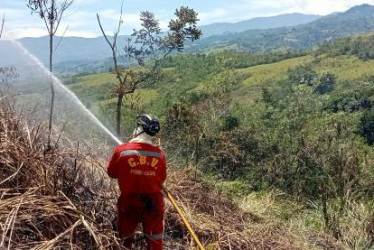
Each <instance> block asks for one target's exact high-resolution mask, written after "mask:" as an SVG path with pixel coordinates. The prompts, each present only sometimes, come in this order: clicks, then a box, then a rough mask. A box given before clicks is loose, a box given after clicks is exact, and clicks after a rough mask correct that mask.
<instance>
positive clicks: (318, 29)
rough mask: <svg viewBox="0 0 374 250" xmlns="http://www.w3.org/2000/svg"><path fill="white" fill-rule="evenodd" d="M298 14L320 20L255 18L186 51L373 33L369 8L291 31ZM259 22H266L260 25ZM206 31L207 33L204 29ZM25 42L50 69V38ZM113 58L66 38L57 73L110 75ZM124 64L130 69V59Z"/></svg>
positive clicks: (290, 45)
mask: <svg viewBox="0 0 374 250" xmlns="http://www.w3.org/2000/svg"><path fill="white" fill-rule="evenodd" d="M297 16H299V19H300V20H299V21H300V22H303V21H305V22H306V21H307V19H308V18H311V19H313V18H317V17H316V16H315V17H313V16H306V15H301V14H289V15H281V16H277V17H273V18H256V19H252V20H249V21H243V22H240V23H237V24H230V25H234V26H235V25H238V26H237V27H242V28H243V29H244V27H247V28H248V27H253V26H254V25H257V26H256V27H257V29H249V30H246V31H243V32H234V28H230V31H231V32H232V33H229V34H224V35H212V36H209V37H207V38H202V39H201V40H198V41H195V42H194V43H187V44H186V50H185V51H186V52H187V53H191V52H192V53H195V52H203V53H204V52H209V51H215V50H225V49H234V50H238V51H250V52H263V51H273V50H288V49H309V48H312V47H314V46H316V45H318V44H320V43H323V42H325V41H335V40H337V39H339V38H342V37H348V36H352V35H356V34H362V33H370V32H374V6H371V5H368V4H364V5H359V6H355V7H353V8H351V9H349V10H347V11H346V12H343V13H334V14H331V15H328V16H324V17H321V18H318V19H316V20H314V21H312V22H309V23H305V24H299V25H296V26H291V27H288V26H287V23H288V24H290V23H291V22H293V21H295V19H297ZM260 20H262V21H263V22H260ZM282 20H283V21H282ZM260 23H261V24H260ZM275 23H278V24H277V25H279V26H280V25H282V26H284V27H278V28H270V29H262V28H265V27H270V26H271V25H276V24H275ZM251 25H253V26H251ZM218 26H219V25H218ZM218 26H217V27H218ZM221 26H222V27H223V28H222V30H224V29H226V28H225V27H224V25H223V24H222V25H221ZM207 27H208V31H209V27H210V28H212V30H213V27H215V25H209V26H205V32H206V30H207ZM202 28H203V30H204V27H202ZM238 29H239V28H238ZM217 32H218V31H217ZM220 32H221V31H220ZM208 34H209V33H208ZM59 40H60V38H59V37H56V39H55V44H56V45H57V44H58V43H59ZM125 40H126V39H125V37H124V36H122V37H119V38H118V42H119V44H118V48H119V51H121V48H123V46H124V44H125ZM20 42H21V43H22V44H23V45H24V46H25V47H26V48H27V49H28V50H29V51H30V52H31V53H32V54H34V55H35V56H37V57H38V58H39V59H41V61H42V62H43V63H45V64H46V65H47V62H48V38H47V37H40V38H23V39H20ZM9 46H10V45H9V42H6V41H1V40H0V55H1V56H0V66H1V65H4V63H8V64H11V62H12V61H14V60H16V59H17V58H14V57H15V55H16V54H17V53H14V50H15V48H14V47H12V48H9ZM110 56H111V51H110V48H109V46H108V44H107V43H106V41H105V40H104V38H103V37H97V38H79V37H66V38H63V40H62V42H61V43H60V45H59V47H58V49H57V51H56V53H55V57H54V65H55V68H54V69H55V71H56V72H70V73H81V72H93V71H107V70H108V69H109V67H111V66H112V62H111V60H110ZM12 57H13V58H12ZM19 60H22V58H18V61H19ZM16 61H17V60H16ZM123 63H125V65H128V63H127V62H126V61H124V62H123Z"/></svg>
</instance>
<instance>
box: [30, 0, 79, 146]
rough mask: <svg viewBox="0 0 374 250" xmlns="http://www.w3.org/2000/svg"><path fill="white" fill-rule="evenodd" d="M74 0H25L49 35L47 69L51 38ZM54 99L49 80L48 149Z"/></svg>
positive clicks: (52, 50) (52, 49) (51, 45)
mask: <svg viewBox="0 0 374 250" xmlns="http://www.w3.org/2000/svg"><path fill="white" fill-rule="evenodd" d="M73 1H74V0H27V7H28V8H29V9H30V10H31V13H37V14H38V15H39V16H40V18H41V19H42V20H43V21H44V23H45V27H46V28H47V31H48V36H49V71H50V72H52V71H53V65H52V63H53V52H54V48H53V38H54V36H55V35H56V32H57V30H58V28H59V26H60V23H61V20H62V16H63V14H64V13H65V11H66V10H67V9H68V8H69V7H70V6H71V4H72V3H73ZM54 100H55V90H54V87H53V82H52V80H51V107H50V113H49V135H48V149H50V148H51V130H52V119H53V107H54Z"/></svg>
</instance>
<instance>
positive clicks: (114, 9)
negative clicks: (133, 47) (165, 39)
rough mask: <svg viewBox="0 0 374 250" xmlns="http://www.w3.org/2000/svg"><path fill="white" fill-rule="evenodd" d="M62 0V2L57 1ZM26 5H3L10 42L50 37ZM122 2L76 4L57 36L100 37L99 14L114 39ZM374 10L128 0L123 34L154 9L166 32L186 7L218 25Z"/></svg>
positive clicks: (329, 0)
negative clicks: (140, 15)
mask: <svg viewBox="0 0 374 250" xmlns="http://www.w3.org/2000/svg"><path fill="white" fill-rule="evenodd" d="M57 1H61V0H57ZM26 2H27V1H26V0H0V15H1V16H2V15H5V19H6V21H5V27H4V34H3V35H4V37H5V38H12V39H16V38H21V37H39V36H44V35H47V32H46V29H45V25H44V22H43V21H42V20H41V19H40V17H39V16H38V15H37V14H31V11H30V10H29V9H28V8H27V6H26ZM121 2H122V0H74V2H73V4H72V5H71V6H70V8H69V9H68V10H67V11H66V13H65V15H64V17H63V21H62V23H61V25H60V28H59V31H58V33H57V35H62V34H65V36H80V37H97V36H100V35H101V33H100V29H99V26H98V24H97V21H96V13H98V14H99V15H100V17H101V19H102V23H103V26H104V30H105V31H106V32H107V34H108V35H111V34H113V31H115V30H116V28H117V25H118V19H119V15H120V7H121ZM364 3H367V4H371V5H374V0H366V1H365V0H234V1H233V0H124V8H123V12H124V15H123V20H124V23H123V25H122V29H121V34H130V33H131V31H132V30H133V29H134V28H135V29H137V28H139V26H140V21H139V14H140V12H141V11H144V10H149V11H151V12H153V13H154V14H155V16H156V18H157V19H159V20H160V26H161V28H162V29H163V30H166V29H167V26H168V20H170V19H171V18H173V15H174V12H175V10H176V9H177V8H179V7H181V6H188V7H190V8H192V9H194V10H195V11H197V12H198V17H199V19H200V21H199V23H198V24H199V25H207V24H211V23H216V22H238V21H243V20H247V19H251V18H255V17H266V16H275V15H279V14H285V13H296V12H297V13H304V14H317V15H327V14H330V13H332V12H342V11H345V10H347V9H349V8H350V7H353V6H355V5H359V4H364Z"/></svg>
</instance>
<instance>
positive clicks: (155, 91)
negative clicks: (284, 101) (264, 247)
mask: <svg viewBox="0 0 374 250" xmlns="http://www.w3.org/2000/svg"><path fill="white" fill-rule="evenodd" d="M302 64H312V65H313V66H312V67H313V69H314V70H316V71H317V72H318V73H322V72H332V73H334V74H335V75H336V76H337V78H338V80H339V82H338V84H337V86H336V90H337V91H340V90H344V88H347V87H351V86H353V85H355V84H357V83H353V82H352V81H353V80H356V79H361V78H363V77H368V76H371V75H374V73H373V72H372V69H373V66H374V60H368V61H361V60H359V59H358V58H357V57H355V56H338V57H326V56H324V55H322V56H320V57H317V58H315V57H313V56H311V55H308V56H304V57H299V58H293V59H288V60H284V61H281V62H277V63H272V64H267V65H259V66H254V67H249V68H245V69H238V70H235V71H236V72H237V73H239V74H242V75H246V76H247V77H246V78H245V80H244V81H243V82H242V84H241V86H240V88H239V89H237V90H235V91H234V92H232V93H231V95H232V96H233V97H234V100H235V101H236V102H237V103H239V104H241V106H242V108H245V106H247V105H251V104H252V103H253V102H254V101H256V100H259V99H261V93H262V87H263V86H270V87H274V86H277V84H281V82H282V81H284V80H286V79H287V76H288V70H289V69H290V68H294V67H296V66H297V65H302ZM168 71H169V72H172V71H173V69H171V68H168ZM113 80H115V79H114V78H113V75H111V74H108V73H102V74H92V75H87V76H81V77H78V78H77V81H78V82H79V83H77V84H73V85H71V89H72V90H73V91H75V92H76V93H77V94H78V95H79V96H80V97H81V98H83V99H84V100H85V99H86V98H87V100H89V101H90V102H93V104H94V106H93V107H96V106H97V105H99V104H108V103H110V102H115V99H111V98H109V97H108V96H105V95H104V93H105V92H106V91H107V89H108V88H109V87H112V86H114V85H113V84H109V82H111V81H113ZM204 84H205V82H204V81H201V82H198V83H194V84H188V85H186V86H184V85H182V86H181V85H178V84H172V85H171V86H169V85H167V84H165V83H164V84H160V86H155V87H153V88H152V89H140V90H138V91H137V92H136V93H138V94H135V95H139V100H138V101H139V103H142V105H144V106H145V107H147V105H148V104H149V103H152V104H153V105H157V104H159V103H160V102H162V101H163V100H162V96H164V95H165V94H166V93H165V90H166V89H167V90H170V88H171V87H172V88H179V89H186V90H188V91H192V90H201V89H202V88H203V87H204ZM356 87H357V86H356ZM135 95H134V96H135ZM158 97H160V98H158ZM100 98H102V99H100ZM158 106H159V105H158ZM243 106H244V107H243ZM337 116H341V114H339V113H338V114H328V115H327V116H326V117H325V119H326V120H329V119H331V118H332V117H337ZM351 116H357V113H356V114H347V116H346V117H345V119H349V118H348V117H351ZM355 120H357V119H355ZM315 122H316V121H315ZM315 122H313V121H312V122H311V123H310V126H316V124H315ZM318 122H320V121H318ZM322 122H323V121H322ZM222 185H223V186H222V187H223V189H224V190H225V192H229V193H230V192H232V193H237V192H238V190H239V191H240V190H241V189H243V187H241V186H240V183H239V184H238V183H236V182H225V183H223V184H222ZM244 189H245V188H244ZM243 193H245V192H243ZM235 198H236V199H238V202H239V203H240V204H241V207H242V208H243V209H245V210H246V211H249V212H251V213H254V214H256V215H259V216H260V217H261V218H262V219H264V220H265V221H266V226H269V227H271V226H274V227H278V226H279V225H283V226H282V227H284V228H286V230H289V231H290V232H293V233H292V234H293V235H294V238H295V239H296V240H297V241H299V245H302V246H304V247H305V249H321V247H322V245H323V244H322V243H321V244H322V245H321V244H320V243H318V241H320V240H321V238H320V237H321V235H320V234H319V233H316V232H322V230H323V224H322V223H321V222H322V218H321V212H320V210H319V209H320V208H317V207H315V209H314V210H313V209H312V210H310V209H304V208H303V207H302V206H301V205H299V204H297V203H295V202H292V201H287V198H285V197H283V195H282V194H281V193H273V192H271V193H266V192H265V193H253V194H250V195H245V196H239V197H237V196H236V195H235ZM313 206H314V205H313V204H312V207H313ZM352 206H357V208H355V209H357V211H361V210H362V211H361V212H362V213H368V211H366V210H365V208H364V207H362V206H359V205H358V204H352ZM261 225H262V226H263V224H261ZM261 225H254V226H259V227H260V226H261ZM352 233H356V232H352ZM322 238H323V237H322ZM324 240H326V239H324ZM325 247H326V245H325Z"/></svg>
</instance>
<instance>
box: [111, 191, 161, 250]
mask: <svg viewBox="0 0 374 250" xmlns="http://www.w3.org/2000/svg"><path fill="white" fill-rule="evenodd" d="M163 220H164V199H163V196H162V194H131V195H121V197H120V199H119V200H118V230H119V232H120V234H121V235H122V236H123V237H124V238H125V242H124V246H125V247H126V248H127V249H132V243H133V241H134V233H135V230H136V228H137V226H138V225H139V224H140V223H142V226H143V233H144V235H145V236H146V237H147V249H148V250H162V238H163V232H164V225H163Z"/></svg>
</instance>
